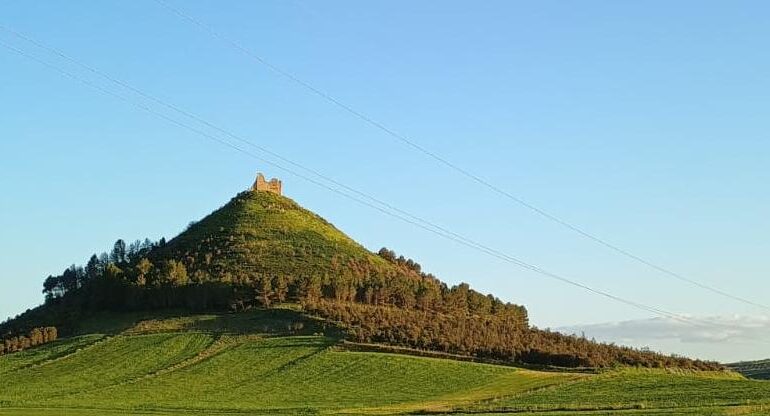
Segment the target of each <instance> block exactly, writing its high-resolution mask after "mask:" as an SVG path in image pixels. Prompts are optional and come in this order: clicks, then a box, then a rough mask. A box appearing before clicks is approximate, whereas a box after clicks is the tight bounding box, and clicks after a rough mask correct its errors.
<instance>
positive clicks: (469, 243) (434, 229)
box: [0, 41, 714, 326]
mask: <svg viewBox="0 0 770 416" xmlns="http://www.w3.org/2000/svg"><path fill="white" fill-rule="evenodd" d="M0 46H2V47H4V48H6V49H9V50H11V51H13V52H15V53H17V54H19V55H21V56H23V57H26V58H27V59H30V60H32V61H35V62H37V63H39V64H41V65H43V66H45V67H47V68H49V69H51V70H54V71H56V72H58V73H60V74H62V75H64V76H65V77H67V78H70V79H72V80H74V81H77V82H79V83H81V84H83V85H85V86H87V87H89V88H92V89H95V90H96V91H99V92H101V93H103V94H105V95H108V96H111V97H113V98H116V99H118V100H120V101H122V102H124V103H127V104H129V105H131V106H134V107H136V108H138V109H140V110H142V111H144V112H147V113H149V114H151V115H153V116H156V117H158V118H160V119H163V120H165V121H167V122H169V123H172V124H174V125H176V126H178V127H181V128H183V129H186V130H189V131H191V132H193V133H195V134H197V135H199V136H202V137H204V138H207V139H209V140H212V141H215V142H217V143H219V144H222V145H225V146H227V147H229V148H231V149H233V150H236V151H238V152H240V153H242V154H245V155H247V156H250V157H252V158H254V159H256V160H259V161H261V162H263V163H265V164H268V165H270V166H273V167H275V168H277V169H280V170H282V171H284V172H287V173H289V174H291V175H293V176H296V177H298V178H300V179H303V180H305V181H308V182H310V183H312V184H315V185H317V186H319V187H321V188H324V189H326V190H328V191H330V192H333V193H336V194H338V195H341V196H342V197H345V198H347V199H350V200H352V201H354V202H357V203H359V204H361V205H364V206H367V207H370V208H372V209H375V210H377V211H379V212H381V213H383V214H385V215H388V216H390V217H393V218H396V219H398V220H401V221H403V222H406V223H408V224H412V225H414V226H416V227H419V228H421V229H423V230H426V231H428V232H431V233H433V234H436V235H438V236H440V237H443V238H445V239H448V240H451V241H454V242H456V243H458V244H461V245H464V246H466V247H469V248H472V249H474V250H477V251H480V252H482V253H485V254H488V255H490V256H493V257H496V258H498V259H500V260H503V261H506V262H508V263H511V264H514V265H516V266H518V267H520V268H523V269H526V270H530V271H532V272H535V273H537V274H540V275H542V276H545V277H548V278H550V279H553V280H557V281H560V282H562V283H566V284H569V285H571V286H574V287H577V288H580V289H582V290H584V291H587V292H590V293H593V294H595V295H599V296H602V297H605V298H608V299H611V300H614V301H616V302H619V303H622V304H625V305H628V306H631V307H634V308H636V309H640V310H643V311H646V312H651V313H653V314H655V315H659V316H662V317H666V318H670V319H673V320H676V321H679V322H682V323H685V324H688V325H693V326H704V325H705V326H714V324H713V323H711V322H707V321H699V320H696V319H694V318H690V317H687V316H684V315H680V314H677V313H674V312H669V311H666V310H664V309H661V308H658V307H654V306H650V305H646V304H643V303H640V302H636V301H632V300H629V299H626V298H623V297H620V296H616V295H613V294H612V293H610V292H607V291H604V290H600V289H596V288H593V287H591V286H588V285H586V284H583V283H580V282H578V281H575V280H572V279H569V278H567V277H564V276H562V275H560V274H557V273H553V272H550V271H547V270H545V269H542V268H540V267H538V266H535V265H532V264H529V263H526V262H524V261H522V260H520V259H518V258H516V257H513V256H510V255H507V254H505V253H502V252H500V251H498V250H495V249H492V248H489V247H487V246H485V245H482V244H481V243H478V242H475V241H474V240H471V239H468V238H465V237H462V236H460V235H459V234H456V233H453V232H451V231H448V230H446V231H442V230H445V229H444V228H443V227H438V226H434V225H429V224H431V223H429V222H427V221H424V220H420V221H417V220H414V219H410V218H409V217H407V216H406V215H402V214H397V213H394V212H392V211H389V210H387V209H385V208H382V207H380V206H377V205H375V204H373V203H370V202H367V201H366V200H364V199H361V198H358V197H355V196H353V195H350V194H348V193H345V192H343V191H340V190H339V189H337V188H334V187H331V186H329V185H327V184H325V183H323V182H320V181H318V180H316V179H313V178H311V177H308V176H307V175H303V174H302V173H299V172H297V171H295V170H292V169H290V168H286V167H284V166H282V165H280V164H278V163H275V162H273V161H270V160H268V159H265V158H263V157H261V156H259V155H256V154H254V153H252V152H250V151H248V150H246V149H243V148H241V147H239V146H237V145H234V144H232V143H231V142H229V141H227V140H223V139H221V138H219V137H217V136H214V135H212V134H209V133H207V132H205V131H203V130H200V129H198V128H195V127H192V126H190V125H187V124H185V123H183V122H180V121H178V120H176V119H174V118H172V117H169V116H167V115H165V114H163V113H161V112H158V111H156V110H154V109H152V108H151V107H149V106H147V105H145V104H142V103H138V102H135V101H133V100H131V99H129V98H127V97H125V96H123V95H120V94H118V93H116V92H114V91H111V90H108V89H106V88H104V87H102V86H100V85H98V84H95V83H93V82H91V81H89V80H87V79H84V78H82V77H79V76H77V75H75V74H73V73H71V72H69V71H67V70H65V69H63V68H61V67H58V66H56V65H54V64H51V63H49V62H46V61H44V60H42V59H40V58H38V57H36V56H34V55H31V54H29V53H27V52H25V51H23V50H21V49H19V48H16V47H14V46H12V45H9V44H7V43H5V42H2V41H0ZM414 218H418V217H414Z"/></svg>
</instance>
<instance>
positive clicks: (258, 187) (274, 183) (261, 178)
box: [251, 172, 283, 195]
mask: <svg viewBox="0 0 770 416" xmlns="http://www.w3.org/2000/svg"><path fill="white" fill-rule="evenodd" d="M251 190H252V191H256V192H272V193H274V194H278V195H283V193H282V186H281V181H280V180H279V179H277V178H273V179H270V180H269V181H267V180H265V175H263V174H262V173H261V172H259V173H257V180H256V181H254V185H252V186H251Z"/></svg>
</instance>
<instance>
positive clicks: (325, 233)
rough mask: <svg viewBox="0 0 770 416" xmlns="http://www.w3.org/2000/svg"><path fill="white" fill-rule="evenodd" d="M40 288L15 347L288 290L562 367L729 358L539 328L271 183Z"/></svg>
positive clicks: (400, 337)
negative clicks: (118, 321) (93, 325)
mask: <svg viewBox="0 0 770 416" xmlns="http://www.w3.org/2000/svg"><path fill="white" fill-rule="evenodd" d="M44 293H46V296H47V302H46V304H45V305H43V306H41V307H39V308H36V309H35V310H32V311H30V312H28V313H25V314H23V315H22V316H20V317H19V318H18V319H15V320H13V321H11V322H7V323H5V324H2V325H0V335H3V336H5V337H9V336H14V337H15V339H16V341H15V342H14V343H13V348H12V350H14V351H15V350H17V349H19V346H24V345H25V342H26V340H25V338H24V336H20V334H25V333H29V332H28V331H31V330H32V328H33V327H36V326H49V325H50V326H56V327H58V329H59V333H60V334H61V335H65V336H67V335H72V334H75V333H77V332H78V331H79V328H80V327H81V326H82V323H83V321H84V320H85V319H86V318H87V317H89V316H94V315H99V314H103V313H104V312H105V311H113V312H126V311H147V310H170V309H184V310H192V311H207V310H216V311H221V310H233V311H243V310H248V309H251V308H255V307H268V308H269V307H270V306H272V305H274V304H276V303H278V304H280V303H284V302H287V301H291V302H295V303H300V304H301V305H303V307H304V309H305V310H306V311H310V312H312V313H314V314H315V315H317V316H320V317H321V318H323V319H325V320H326V321H327V324H328V325H333V326H335V327H338V328H340V329H341V330H343V331H345V334H346V336H347V337H348V338H349V339H352V340H355V341H357V342H363V343H384V344H391V345H400V346H405V347H410V348H417V349H422V350H432V351H440V352H444V353H450V354H460V355H465V356H473V357H476V358H477V359H483V360H488V361H490V362H505V363H519V364H521V363H526V364H535V365H546V366H560V367H612V366H616V365H631V366H644V367H682V368H692V369H705V370H714V369H720V368H721V367H720V366H719V365H717V364H715V363H707V362H702V361H698V360H689V359H685V358H681V357H672V356H665V355H661V354H656V353H652V352H648V351H640V350H635V349H632V348H624V347H618V346H615V345H607V344H598V343H595V342H591V341H589V340H586V339H582V338H578V337H573V336H565V335H562V334H559V333H553V332H549V331H541V330H538V329H536V328H532V327H530V325H529V321H528V316H527V310H526V308H524V307H523V306H521V305H516V304H512V303H506V302H503V301H501V300H500V299H498V298H496V297H494V296H492V295H485V294H482V293H479V292H476V291H474V290H473V289H471V288H470V287H469V286H468V285H467V284H459V285H456V286H453V287H449V286H448V285H446V284H444V283H443V282H441V281H440V280H438V279H437V278H436V277H434V276H432V275H430V274H426V273H424V272H423V271H422V270H421V267H420V265H419V264H417V263H415V262H414V261H412V260H409V259H405V258H404V257H402V256H400V257H399V256H397V255H396V254H395V253H394V252H392V251H390V250H387V249H382V250H380V251H379V252H378V253H376V254H375V253H373V252H371V251H369V250H367V249H366V248H364V247H362V246H361V245H359V244H358V243H356V242H355V241H353V240H352V239H351V238H349V237H348V236H346V235H345V234H343V233H342V232H340V231H339V230H337V229H336V228H335V227H334V226H333V225H331V224H330V223H328V222H327V221H326V220H324V219H322V218H321V217H319V216H318V215H316V214H314V213H312V212H311V211H308V210H306V209H304V208H302V207H300V206H299V205H298V204H296V203H295V202H294V201H292V200H290V199H288V198H286V197H283V196H280V195H276V194H272V193H269V192H254V191H246V192H242V193H240V194H238V195H237V196H236V197H234V198H233V199H232V200H231V201H229V202H228V203H227V204H225V205H224V206H223V207H221V208H219V209H217V210H216V211H214V212H213V213H212V214H210V215H208V216H206V217H205V218H203V219H202V220H201V221H199V222H197V223H193V224H191V225H190V227H189V228H188V229H187V230H185V231H184V232H183V233H181V234H180V235H178V236H177V237H175V238H173V239H172V240H171V241H168V242H166V241H165V240H161V241H159V242H157V243H152V242H149V241H146V242H144V243H141V242H136V243H134V244H131V245H129V246H128V247H126V244H125V243H124V242H123V241H122V240H118V241H117V242H116V244H115V247H114V249H113V251H112V252H111V253H109V254H107V253H105V254H103V255H102V256H97V255H94V256H92V257H91V258H90V260H89V261H88V263H87V264H86V265H85V267H76V266H73V267H70V268H67V269H66V270H65V271H64V273H62V275H60V276H49V277H48V278H47V279H46V280H45V282H44ZM81 332H82V331H81ZM27 344H32V343H29V342H27ZM0 353H2V351H0Z"/></svg>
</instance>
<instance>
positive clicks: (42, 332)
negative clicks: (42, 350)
mask: <svg viewBox="0 0 770 416" xmlns="http://www.w3.org/2000/svg"><path fill="white" fill-rule="evenodd" d="M58 336H59V334H58V331H57V330H56V327H53V326H47V327H41V328H32V329H31V330H30V331H29V332H28V333H27V335H17V336H6V337H5V338H4V339H3V340H2V342H0V355H3V354H10V353H14V352H19V351H23V350H26V349H28V348H32V347H36V346H38V345H42V344H46V343H48V342H52V341H56V339H57V338H58Z"/></svg>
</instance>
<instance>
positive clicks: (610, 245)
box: [155, 0, 770, 310]
mask: <svg viewBox="0 0 770 416" xmlns="http://www.w3.org/2000/svg"><path fill="white" fill-rule="evenodd" d="M155 1H156V2H157V3H158V4H160V5H161V6H163V7H164V8H166V9H168V10H169V11H171V12H172V13H174V14H176V15H177V16H179V17H181V18H182V19H184V20H186V21H188V22H190V23H192V24H193V25H195V26H197V27H199V28H200V29H202V30H203V31H204V32H206V33H208V34H209V35H211V36H213V37H215V38H216V39H218V40H220V41H222V42H224V43H226V44H228V45H230V46H231V47H232V48H234V49H236V50H238V51H240V52H241V53H243V54H244V55H246V56H247V57H249V58H251V59H253V60H254V61H256V62H257V63H259V64H260V65H262V66H264V67H266V68H268V69H269V70H271V71H272V72H274V73H276V74H278V75H280V76H281V77H283V78H285V79H287V80H289V81H291V82H293V83H295V84H297V85H299V86H301V87H303V88H304V89H306V90H308V91H310V92H311V93H313V94H315V95H317V96H319V97H321V98H322V99H324V100H326V101H328V102H330V103H331V104H333V105H335V106H337V107H338V108H340V109H342V110H344V111H345V112H347V113H349V114H351V115H353V116H354V117H356V118H358V119H360V120H362V121H364V122H365V123H367V124H369V125H371V126H374V127H375V128H377V129H379V130H381V131H382V132H384V133H385V134H387V135H388V136H390V137H392V138H394V139H396V140H398V141H400V142H402V143H403V144H405V145H406V146H408V147H410V148H412V149H414V150H416V151H418V152H420V153H422V154H424V155H426V156H428V157H430V158H432V159H434V160H436V161H438V162H439V163H441V164H442V165H444V166H446V167H448V168H450V169H452V170H454V171H456V172H458V173H460V174H461V175H463V176H466V177H468V178H470V179H471V180H473V181H474V182H476V183H478V184H479V185H481V186H483V187H485V188H487V189H489V190H491V191H493V192H494V193H496V194H498V195H501V196H503V197H505V198H507V199H509V200H511V201H513V202H515V203H516V204H518V205H520V206H523V207H525V208H527V209H528V210H530V211H532V212H534V213H536V214H538V215H540V216H541V217H543V218H546V219H548V220H549V221H551V222H554V223H556V224H558V225H560V226H562V227H564V228H567V229H569V230H571V231H573V232H575V233H577V234H579V235H581V236H583V237H584V238H587V239H589V240H591V241H593V242H595V243H597V244H599V245H602V246H604V247H605V248H607V249H609V250H611V251H614V252H615V253H618V254H620V255H622V256H624V257H627V258H629V259H631V260H634V261H636V262H638V263H641V264H643V265H645V266H647V267H649V268H652V269H653V270H656V271H658V272H660V273H662V274H664V275H667V276H669V277H672V278H674V279H677V280H680V281H683V282H686V283H689V284H691V285H694V286H697V287H699V288H701V289H704V290H707V291H710V292H712V293H716V294H718V295H720V296H724V297H726V298H729V299H732V300H735V301H738V302H742V303H745V304H747V305H751V306H754V307H757V308H762V309H765V310H770V306H768V305H765V304H762V303H759V302H756V301H752V300H750V299H747V298H745V297H742V296H738V295H735V294H732V293H730V292H727V291H725V290H723V289H720V288H718V287H715V286H712V285H708V284H706V283H702V282H700V281H698V280H695V279H692V278H689V277H687V276H684V275H682V274H680V273H677V272H675V271H672V270H671V269H668V268H666V267H663V266H660V265H658V264H656V263H653V262H652V261H650V260H647V259H646V258H644V257H641V256H639V255H636V254H634V253H632V252H630V251H628V250H626V249H624V248H622V247H620V246H618V245H616V244H613V243H611V242H609V241H608V240H605V239H603V238H601V237H599V236H597V235H595V234H592V233H590V232H588V231H586V230H584V229H583V228H582V227H579V226H577V225H575V224H572V223H571V222H569V221H567V220H564V219H562V218H560V217H557V216H556V215H554V214H551V213H549V212H548V211H546V210H544V209H542V208H539V207H537V206H535V205H533V204H532V203H529V202H527V201H525V200H524V199H522V198H520V197H518V196H516V195H513V194H512V193H510V192H508V191H506V190H504V189H502V188H500V187H498V186H496V185H494V184H492V183H490V182H489V181H487V180H485V179H483V178H482V177H480V176H479V175H477V174H475V173H473V172H471V171H468V170H467V169H465V168H463V167H461V166H459V165H457V164H455V163H453V162H451V161H449V160H447V159H446V158H444V157H442V156H441V155H439V154H437V153H435V152H433V151H431V150H430V149H427V148H425V147H424V146H421V145H419V144H417V143H416V142H414V141H413V140H411V139H409V138H408V137H406V136H404V135H402V134H399V133H397V132H396V131H394V130H393V129H391V128H389V127H388V126H386V125H384V124H383V123H380V122H379V121H377V120H375V119H373V118H371V117H369V116H368V115H366V114H364V113H362V112H360V111H358V110H356V109H354V108H353V107H351V106H349V105H347V104H345V103H343V102H341V101H340V100H338V99H337V98H335V97H333V96H332V95H330V94H328V93H326V92H324V91H322V90H320V89H318V88H316V87H314V86H313V85H311V84H309V83H307V82H305V81H303V80H302V79H300V78H298V77H296V76H295V75H293V74H292V73H291V72H288V71H286V70H284V69H282V68H280V67H278V66H276V65H274V64H272V63H270V62H269V61H267V60H266V59H265V58H263V57H261V56H260V55H258V54H256V53H254V52H253V51H252V50H251V49H249V48H247V47H245V46H243V45H242V44H241V43H239V42H237V41H235V40H234V39H232V38H230V37H228V36H225V35H223V34H222V33H220V32H219V31H217V30H215V29H214V28H213V27H211V26H210V25H208V24H206V23H204V22H202V21H200V20H199V19H196V18H195V17H193V16H191V15H190V14H188V13H185V12H184V11H182V10H181V9H179V8H177V7H174V6H172V5H170V4H169V3H168V2H167V1H165V0H155Z"/></svg>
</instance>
